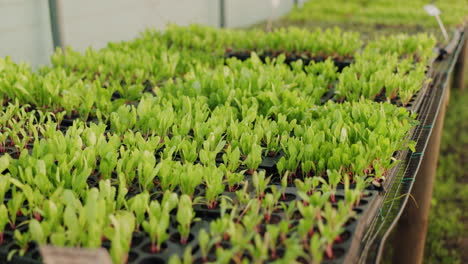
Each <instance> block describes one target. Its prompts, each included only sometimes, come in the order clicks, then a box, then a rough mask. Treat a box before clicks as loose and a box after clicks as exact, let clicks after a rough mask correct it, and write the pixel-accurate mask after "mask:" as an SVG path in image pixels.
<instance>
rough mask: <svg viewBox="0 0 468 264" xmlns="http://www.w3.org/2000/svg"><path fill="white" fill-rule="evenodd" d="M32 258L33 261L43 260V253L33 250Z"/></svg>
mask: <svg viewBox="0 0 468 264" xmlns="http://www.w3.org/2000/svg"><path fill="white" fill-rule="evenodd" d="M31 258H32V259H41V253H39V250H33V251H32V252H31Z"/></svg>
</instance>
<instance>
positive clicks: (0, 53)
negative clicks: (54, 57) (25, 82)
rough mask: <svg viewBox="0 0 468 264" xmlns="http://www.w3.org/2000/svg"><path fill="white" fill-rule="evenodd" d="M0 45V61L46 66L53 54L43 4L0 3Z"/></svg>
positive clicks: (34, 0)
mask: <svg viewBox="0 0 468 264" xmlns="http://www.w3.org/2000/svg"><path fill="white" fill-rule="evenodd" d="M0 43H1V44H0V57H5V56H10V57H12V58H13V59H14V60H15V61H17V62H19V61H25V62H28V63H30V64H31V65H32V66H38V65H43V64H47V63H48V62H49V57H50V54H51V53H52V51H53V48H52V39H51V34H50V23H49V9H48V4H47V0H8V1H6V0H2V1H0Z"/></svg>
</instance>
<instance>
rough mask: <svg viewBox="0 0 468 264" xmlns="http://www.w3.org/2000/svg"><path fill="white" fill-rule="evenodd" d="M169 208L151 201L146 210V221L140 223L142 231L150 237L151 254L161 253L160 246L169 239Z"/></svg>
mask: <svg viewBox="0 0 468 264" xmlns="http://www.w3.org/2000/svg"><path fill="white" fill-rule="evenodd" d="M169 215H170V206H168V204H166V205H165V206H164V205H163V206H162V207H161V205H160V204H159V202H158V201H152V202H151V203H150V205H149V208H148V217H149V219H148V220H145V221H144V222H143V223H142V226H143V229H144V230H145V231H146V232H147V233H148V234H149V235H150V239H151V249H150V251H151V253H158V252H160V251H161V246H162V244H163V243H164V242H165V241H166V240H167V239H168V238H169V234H168V233H167V229H168V228H169Z"/></svg>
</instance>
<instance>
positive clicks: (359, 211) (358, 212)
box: [353, 208, 362, 214]
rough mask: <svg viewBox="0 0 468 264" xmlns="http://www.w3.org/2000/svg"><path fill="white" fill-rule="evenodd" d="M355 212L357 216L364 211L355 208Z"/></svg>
mask: <svg viewBox="0 0 468 264" xmlns="http://www.w3.org/2000/svg"><path fill="white" fill-rule="evenodd" d="M353 211H354V212H356V214H362V209H359V208H353Z"/></svg>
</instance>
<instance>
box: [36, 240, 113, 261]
mask: <svg viewBox="0 0 468 264" xmlns="http://www.w3.org/2000/svg"><path fill="white" fill-rule="evenodd" d="M39 251H40V252H41V255H42V258H43V260H44V263H45V264H63V263H67V264H112V261H111V258H110V256H109V253H108V252H107V251H106V250H105V249H103V248H99V249H85V248H64V247H54V246H48V245H44V246H40V247H39Z"/></svg>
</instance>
